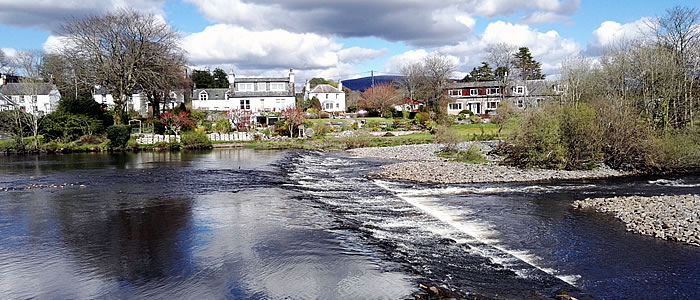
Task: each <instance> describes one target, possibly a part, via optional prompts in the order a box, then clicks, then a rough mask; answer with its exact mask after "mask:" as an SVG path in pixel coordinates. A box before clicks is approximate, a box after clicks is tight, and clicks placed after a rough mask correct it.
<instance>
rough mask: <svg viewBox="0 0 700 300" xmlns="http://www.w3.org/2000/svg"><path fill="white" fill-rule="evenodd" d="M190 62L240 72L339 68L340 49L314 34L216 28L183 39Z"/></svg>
mask: <svg viewBox="0 0 700 300" xmlns="http://www.w3.org/2000/svg"><path fill="white" fill-rule="evenodd" d="M182 44H183V47H184V48H185V50H187V51H188V52H189V58H190V62H191V63H194V64H197V65H206V64H234V65H236V66H238V67H242V68H251V69H255V68H289V67H293V68H296V69H314V68H329V67H333V66H336V65H337V64H338V55H337V53H336V52H337V51H338V50H340V48H341V47H342V46H341V45H340V44H337V43H335V42H333V41H332V40H330V39H329V38H326V37H322V36H319V35H317V34H313V33H291V32H288V31H284V30H281V29H276V30H266V31H250V30H247V29H245V28H242V27H238V26H233V25H226V24H217V25H212V26H209V27H207V28H205V29H204V31H202V32H198V33H193V34H191V35H189V36H186V37H184V38H183V39H182Z"/></svg>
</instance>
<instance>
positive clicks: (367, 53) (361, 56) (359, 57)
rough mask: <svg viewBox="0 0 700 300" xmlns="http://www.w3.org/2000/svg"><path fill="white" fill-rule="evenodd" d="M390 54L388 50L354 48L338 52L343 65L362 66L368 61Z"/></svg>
mask: <svg viewBox="0 0 700 300" xmlns="http://www.w3.org/2000/svg"><path fill="white" fill-rule="evenodd" d="M388 52H389V50H388V49H386V48H385V49H379V50H377V49H367V48H360V47H352V48H347V49H343V50H340V51H338V59H339V60H340V61H341V62H343V63H349V64H360V63H364V62H366V61H369V60H372V59H375V58H379V57H382V56H384V55H386V54H387V53H388Z"/></svg>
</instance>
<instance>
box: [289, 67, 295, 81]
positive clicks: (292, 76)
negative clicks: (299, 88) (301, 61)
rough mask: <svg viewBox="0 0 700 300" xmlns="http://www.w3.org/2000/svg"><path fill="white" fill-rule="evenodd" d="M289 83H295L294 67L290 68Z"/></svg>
mask: <svg viewBox="0 0 700 300" xmlns="http://www.w3.org/2000/svg"><path fill="white" fill-rule="evenodd" d="M289 83H291V84H294V69H289Z"/></svg>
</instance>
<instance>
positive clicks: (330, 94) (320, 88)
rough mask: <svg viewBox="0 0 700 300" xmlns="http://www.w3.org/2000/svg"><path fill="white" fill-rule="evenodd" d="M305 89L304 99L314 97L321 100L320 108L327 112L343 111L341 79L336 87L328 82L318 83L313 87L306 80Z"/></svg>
mask: <svg viewBox="0 0 700 300" xmlns="http://www.w3.org/2000/svg"><path fill="white" fill-rule="evenodd" d="M305 90H306V92H305V94H304V99H305V100H308V99H312V98H313V97H316V98H317V99H318V101H319V102H321V110H323V111H325V112H329V113H336V112H345V92H343V82H342V81H338V87H337V88H336V87H334V86H332V85H330V84H319V85H317V86H315V87H314V88H313V89H312V88H311V84H310V83H309V82H308V81H307V82H306V89H305Z"/></svg>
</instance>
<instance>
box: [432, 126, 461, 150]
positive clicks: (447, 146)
mask: <svg viewBox="0 0 700 300" xmlns="http://www.w3.org/2000/svg"><path fill="white" fill-rule="evenodd" d="M433 141H434V142H435V143H438V144H441V145H442V151H443V152H450V151H457V144H459V142H460V138H459V134H457V131H456V130H454V129H452V128H450V127H447V126H440V127H438V128H437V130H436V132H435V139H434V140H433Z"/></svg>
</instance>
